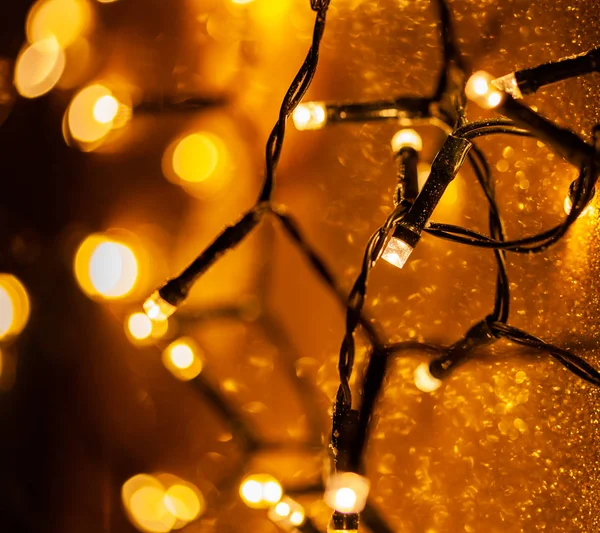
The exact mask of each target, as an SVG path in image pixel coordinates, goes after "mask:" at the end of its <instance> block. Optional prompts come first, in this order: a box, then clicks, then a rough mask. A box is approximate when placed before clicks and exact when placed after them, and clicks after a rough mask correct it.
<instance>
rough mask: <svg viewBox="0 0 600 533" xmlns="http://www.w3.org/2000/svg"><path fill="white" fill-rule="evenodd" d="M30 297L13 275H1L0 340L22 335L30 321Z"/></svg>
mask: <svg viewBox="0 0 600 533" xmlns="http://www.w3.org/2000/svg"><path fill="white" fill-rule="evenodd" d="M29 310H30V307H29V295H28V294H27V290H26V289H25V287H24V286H23V284H22V283H21V282H20V281H19V280H18V279H17V278H16V277H15V276H13V275H11V274H0V339H3V338H5V337H12V336H13V335H18V334H19V333H21V331H22V330H23V328H24V327H25V325H26V324H27V321H28V320H29Z"/></svg>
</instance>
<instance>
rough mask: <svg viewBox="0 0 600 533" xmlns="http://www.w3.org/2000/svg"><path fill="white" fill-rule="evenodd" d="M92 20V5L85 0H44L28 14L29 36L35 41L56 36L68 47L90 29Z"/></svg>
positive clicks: (30, 39) (30, 40)
mask: <svg viewBox="0 0 600 533" xmlns="http://www.w3.org/2000/svg"><path fill="white" fill-rule="evenodd" d="M90 22H91V11H90V7H89V5H88V4H87V2H84V1H83V0H42V1H39V2H36V3H35V4H34V6H33V8H32V9H31V11H30V12H29V15H28V16H27V38H28V40H29V42H30V43H35V42H37V41H40V40H42V39H48V38H49V37H54V38H55V39H56V40H57V41H58V43H59V44H60V46H61V47H63V48H66V47H67V46H69V45H71V44H72V43H73V42H75V40H76V39H77V38H78V37H80V36H81V35H82V34H83V33H84V32H85V31H86V30H87V29H88V27H89V25H90Z"/></svg>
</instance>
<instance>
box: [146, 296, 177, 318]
mask: <svg viewBox="0 0 600 533" xmlns="http://www.w3.org/2000/svg"><path fill="white" fill-rule="evenodd" d="M175 311H177V307H175V306H174V305H171V304H170V303H169V302H167V301H166V300H164V299H163V298H162V297H161V295H160V293H159V292H158V291H155V292H153V293H152V295H151V296H150V298H148V299H147V300H146V301H145V302H144V312H145V313H146V314H147V315H148V318H149V319H150V320H156V321H163V320H166V319H167V318H169V317H170V316H171V315H172V314H173V313H174V312H175Z"/></svg>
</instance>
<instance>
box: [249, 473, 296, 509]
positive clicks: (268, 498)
mask: <svg viewBox="0 0 600 533" xmlns="http://www.w3.org/2000/svg"><path fill="white" fill-rule="evenodd" d="M282 496H283V489H282V488H281V484H280V483H279V481H277V480H276V479H275V478H274V477H273V476H269V475H267V474H255V475H251V476H248V477H246V478H244V480H243V481H242V483H241V484H240V497H241V498H242V500H243V501H244V503H245V504H246V505H247V506H248V507H251V508H252V509H268V508H269V507H272V506H273V505H275V504H277V503H278V502H279V500H281V497H282ZM286 501H287V500H286ZM275 508H277V506H275ZM279 510H280V511H283V510H285V508H283V507H280V508H279Z"/></svg>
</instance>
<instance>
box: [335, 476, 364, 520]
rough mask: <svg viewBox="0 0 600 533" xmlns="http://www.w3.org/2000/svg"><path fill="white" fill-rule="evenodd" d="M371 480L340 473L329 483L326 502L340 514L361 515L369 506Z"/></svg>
mask: <svg viewBox="0 0 600 533" xmlns="http://www.w3.org/2000/svg"><path fill="white" fill-rule="evenodd" d="M370 486H371V483H370V482H369V480H368V479H367V478H365V477H363V476H361V475H359V474H356V473H354V472H339V473H337V474H334V475H333V476H331V477H330V478H329V480H328V481H327V487H326V489H325V496H324V500H325V503H326V504H327V505H329V507H331V508H332V509H335V510H336V511H339V512H340V513H360V512H361V511H362V510H363V509H364V508H365V505H366V504H367V498H368V496H369V489H370Z"/></svg>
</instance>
